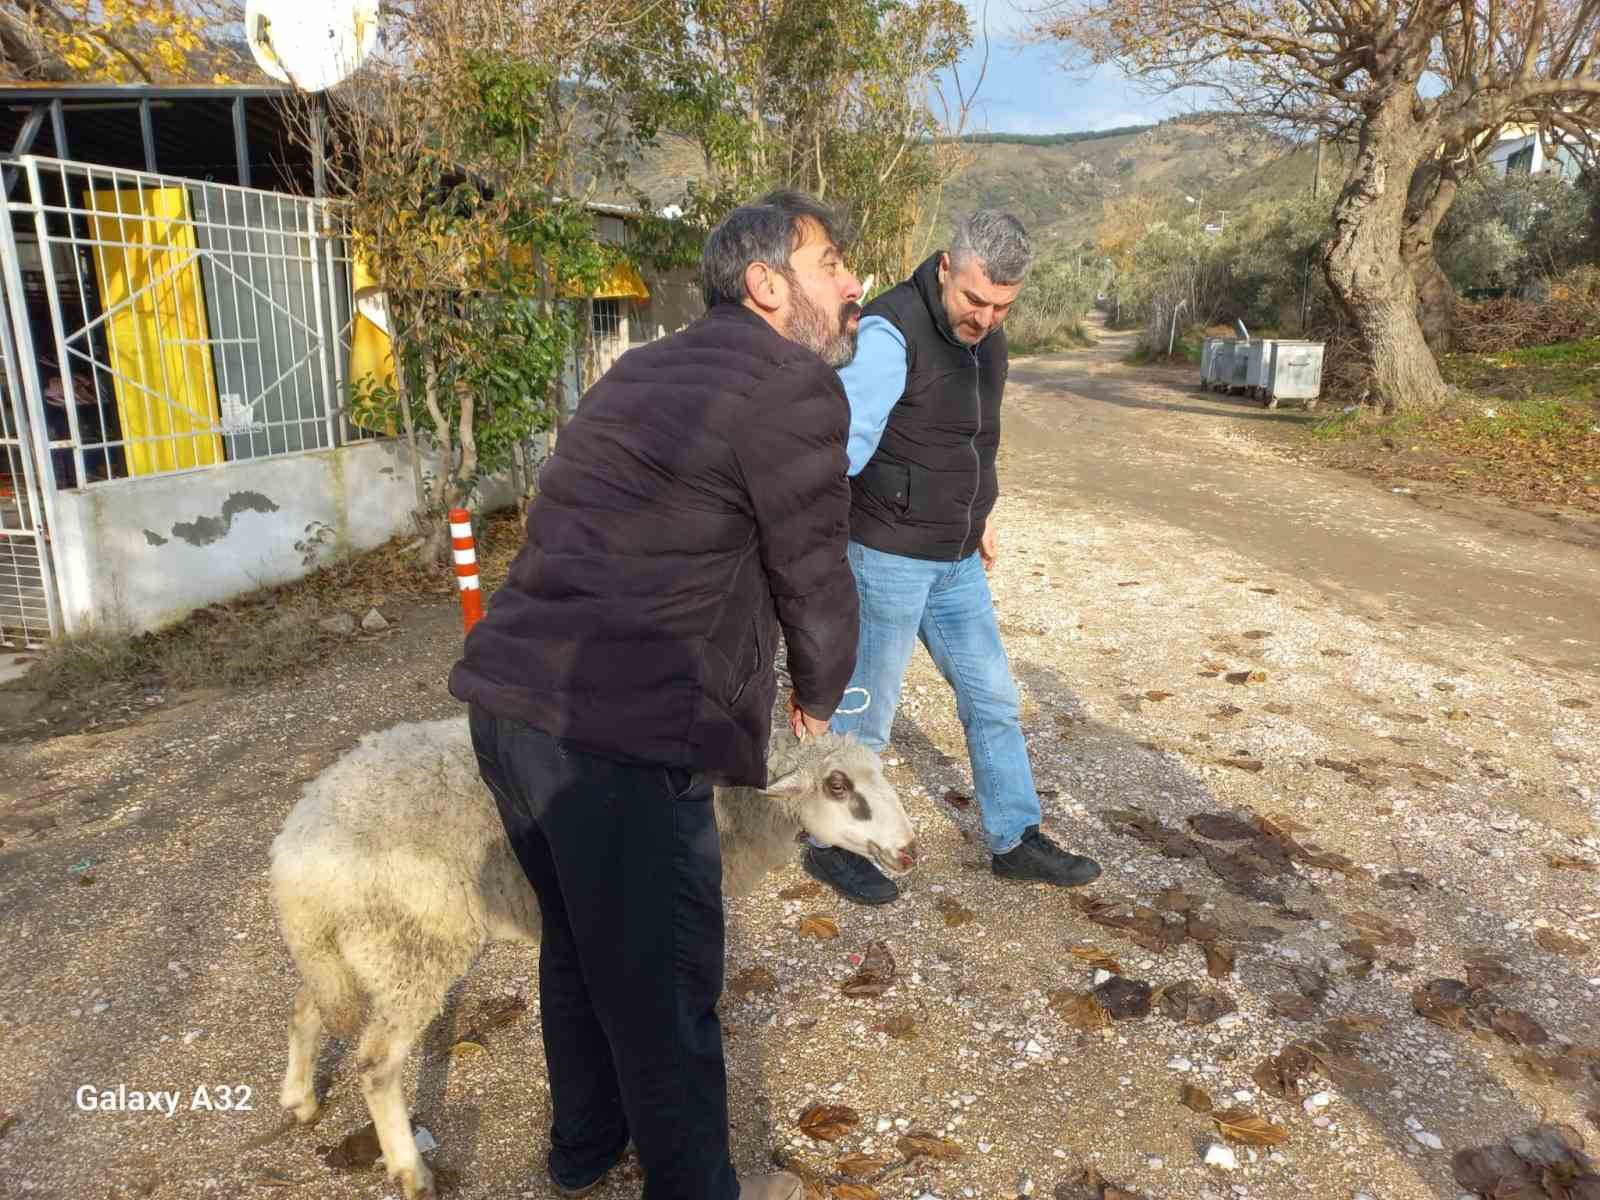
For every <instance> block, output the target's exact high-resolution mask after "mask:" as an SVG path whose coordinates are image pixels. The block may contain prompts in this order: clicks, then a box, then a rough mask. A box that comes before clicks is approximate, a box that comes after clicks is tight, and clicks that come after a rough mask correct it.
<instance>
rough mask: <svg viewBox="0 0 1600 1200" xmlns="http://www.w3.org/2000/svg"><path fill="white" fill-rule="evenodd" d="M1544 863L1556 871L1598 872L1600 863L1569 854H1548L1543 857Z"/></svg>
mask: <svg viewBox="0 0 1600 1200" xmlns="http://www.w3.org/2000/svg"><path fill="white" fill-rule="evenodd" d="M1545 862H1546V863H1547V864H1548V865H1549V866H1550V867H1551V869H1553V870H1556V871H1600V863H1597V862H1591V861H1590V860H1589V859H1587V858H1576V857H1574V856H1573V855H1570V854H1549V855H1546V856H1545Z"/></svg>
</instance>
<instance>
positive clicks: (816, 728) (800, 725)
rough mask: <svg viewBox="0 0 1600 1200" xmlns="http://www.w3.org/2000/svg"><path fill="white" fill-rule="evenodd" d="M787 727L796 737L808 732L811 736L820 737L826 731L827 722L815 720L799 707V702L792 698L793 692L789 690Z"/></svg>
mask: <svg viewBox="0 0 1600 1200" xmlns="http://www.w3.org/2000/svg"><path fill="white" fill-rule="evenodd" d="M789 729H790V731H791V732H792V733H793V734H794V735H795V737H797V738H803V737H805V736H806V734H808V733H809V734H810V735H811V736H812V737H821V736H822V735H823V734H825V733H827V732H828V723H827V722H826V721H819V720H817V719H816V718H815V717H813V716H812V715H811V714H810V713H808V712H806V710H805V709H803V708H801V707H800V704H799V702H798V701H796V700H795V698H794V693H793V692H790V693H789Z"/></svg>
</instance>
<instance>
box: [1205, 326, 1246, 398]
mask: <svg viewBox="0 0 1600 1200" xmlns="http://www.w3.org/2000/svg"><path fill="white" fill-rule="evenodd" d="M1211 341H1212V342H1213V343H1214V344H1213V345H1212V347H1211V357H1210V359H1209V360H1205V361H1204V362H1203V365H1204V368H1205V381H1204V387H1205V388H1206V390H1207V391H1222V390H1225V389H1226V388H1227V387H1228V386H1229V384H1230V383H1231V382H1232V380H1233V359H1234V352H1235V350H1236V349H1237V348H1238V345H1239V339H1238V338H1213V339H1211ZM1204 356H1205V352H1204V351H1203V350H1202V351H1201V357H1202V359H1203V360H1204Z"/></svg>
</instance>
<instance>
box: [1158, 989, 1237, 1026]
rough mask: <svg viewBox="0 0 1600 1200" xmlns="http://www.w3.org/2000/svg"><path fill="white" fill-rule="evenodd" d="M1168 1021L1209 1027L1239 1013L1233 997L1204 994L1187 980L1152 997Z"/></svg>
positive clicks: (1221, 994)
mask: <svg viewBox="0 0 1600 1200" xmlns="http://www.w3.org/2000/svg"><path fill="white" fill-rule="evenodd" d="M1152 999H1153V1000H1154V1002H1155V1003H1156V1005H1158V1006H1159V1007H1160V1009H1161V1012H1162V1013H1163V1015H1165V1016H1166V1017H1167V1019H1168V1020H1172V1021H1181V1022H1184V1023H1186V1024H1189V1025H1209V1024H1211V1022H1213V1021H1215V1020H1216V1019H1217V1018H1218V1017H1224V1016H1227V1015H1228V1014H1229V1013H1231V1012H1237V1011H1238V1008H1239V1006H1238V1005H1237V1004H1235V1003H1234V1002H1233V998H1232V997H1231V996H1228V995H1225V994H1223V993H1221V992H1202V991H1201V990H1200V989H1199V988H1197V987H1195V985H1194V984H1193V983H1191V982H1189V981H1188V980H1187V979H1183V980H1179V981H1178V982H1177V983H1173V984H1169V985H1167V986H1166V987H1164V988H1161V989H1160V990H1159V991H1157V992H1156V993H1155V994H1154V996H1153V997H1152Z"/></svg>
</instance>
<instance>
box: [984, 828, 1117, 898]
mask: <svg viewBox="0 0 1600 1200" xmlns="http://www.w3.org/2000/svg"><path fill="white" fill-rule="evenodd" d="M993 868H994V873H995V874H996V875H998V876H999V877H1000V878H1001V879H1021V880H1027V881H1029V882H1032V883H1053V884H1055V885H1056V886H1057V887H1082V886H1083V885H1084V884H1086V883H1093V882H1094V881H1095V880H1096V879H1099V878H1100V864H1099V863H1097V862H1095V860H1094V859H1092V858H1084V857H1083V856H1082V855H1078V854H1069V853H1068V852H1067V851H1065V850H1063V849H1062V848H1061V847H1060V846H1058V845H1056V844H1055V843H1054V842H1052V841H1051V840H1050V839H1049V838H1047V837H1045V836H1044V834H1042V833H1040V832H1039V827H1038V826H1037V825H1029V826H1028V828H1027V830H1026V831H1025V832H1024V833H1023V835H1022V841H1020V842H1018V843H1017V845H1016V846H1015V847H1013V848H1012V849H1011V850H1008V851H1006V853H1004V854H996V855H995V856H994V864H993Z"/></svg>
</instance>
